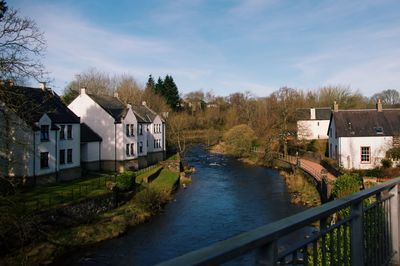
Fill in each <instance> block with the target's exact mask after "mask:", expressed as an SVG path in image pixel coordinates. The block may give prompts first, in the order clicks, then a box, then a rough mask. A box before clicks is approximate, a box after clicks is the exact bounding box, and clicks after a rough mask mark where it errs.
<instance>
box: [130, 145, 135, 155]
mask: <svg viewBox="0 0 400 266" xmlns="http://www.w3.org/2000/svg"><path fill="white" fill-rule="evenodd" d="M131 155H132V156H135V148H134V145H133V143H131Z"/></svg>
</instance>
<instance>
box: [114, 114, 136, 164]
mask: <svg viewBox="0 0 400 266" xmlns="http://www.w3.org/2000/svg"><path fill="white" fill-rule="evenodd" d="M132 124H133V125H134V130H133V134H134V135H133V136H127V135H126V125H132ZM137 127H138V123H137V119H136V116H135V114H134V113H133V111H132V109H131V108H129V110H128V112H127V113H126V116H125V117H124V120H123V121H122V132H118V136H119V139H118V141H119V143H120V144H119V145H118V147H120V146H121V151H122V153H121V154H119V156H118V160H132V159H136V158H137V157H138V150H137ZM118 128H119V127H118ZM129 131H131V130H130V129H129ZM132 143H133V147H134V156H132V155H129V156H128V155H126V144H129V149H131V147H130V145H131V144H132Z"/></svg>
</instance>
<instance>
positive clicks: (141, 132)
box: [138, 124, 143, 135]
mask: <svg viewBox="0 0 400 266" xmlns="http://www.w3.org/2000/svg"><path fill="white" fill-rule="evenodd" d="M138 131H139V133H138V134H139V135H143V125H141V124H140V125H139V127H138Z"/></svg>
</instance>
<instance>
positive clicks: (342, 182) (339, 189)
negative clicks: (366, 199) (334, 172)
mask: <svg viewBox="0 0 400 266" xmlns="http://www.w3.org/2000/svg"><path fill="white" fill-rule="evenodd" d="M360 187H361V178H360V176H359V174H356V173H354V174H344V175H341V176H339V177H338V178H337V179H336V181H335V184H334V186H333V190H332V194H333V196H334V197H335V198H336V199H340V198H343V197H345V196H348V195H350V194H353V193H355V192H357V191H360Z"/></svg>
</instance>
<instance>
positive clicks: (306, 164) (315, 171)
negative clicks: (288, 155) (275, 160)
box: [299, 158, 336, 181]
mask: <svg viewBox="0 0 400 266" xmlns="http://www.w3.org/2000/svg"><path fill="white" fill-rule="evenodd" d="M299 161H300V168H302V169H303V170H305V171H306V172H309V171H310V172H309V174H311V175H312V176H314V178H316V179H318V181H321V171H324V172H325V173H326V176H327V178H328V180H329V181H335V180H336V177H335V176H334V175H332V174H331V173H329V172H328V171H327V170H326V169H325V168H324V167H323V166H322V165H320V164H319V163H316V162H312V161H309V160H306V159H301V158H300V159H299Z"/></svg>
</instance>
